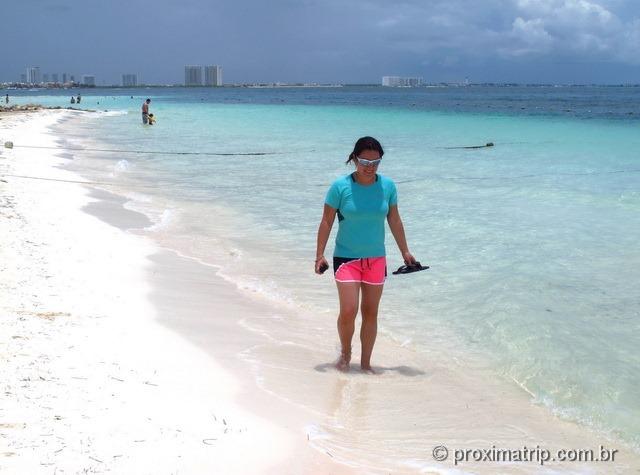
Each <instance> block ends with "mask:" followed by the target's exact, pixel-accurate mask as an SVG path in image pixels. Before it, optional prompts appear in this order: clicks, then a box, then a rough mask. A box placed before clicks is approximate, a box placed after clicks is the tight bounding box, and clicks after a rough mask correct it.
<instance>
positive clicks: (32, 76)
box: [27, 66, 42, 84]
mask: <svg viewBox="0 0 640 475" xmlns="http://www.w3.org/2000/svg"><path fill="white" fill-rule="evenodd" d="M27 82H28V83H29V84H40V83H41V82H42V77H41V76H40V68H39V67H38V66H33V67H31V68H27Z"/></svg>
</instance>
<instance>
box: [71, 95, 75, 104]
mask: <svg viewBox="0 0 640 475" xmlns="http://www.w3.org/2000/svg"><path fill="white" fill-rule="evenodd" d="M75 103H76V98H75V97H73V96H71V104H75Z"/></svg>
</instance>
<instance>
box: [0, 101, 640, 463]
mask: <svg viewBox="0 0 640 475" xmlns="http://www.w3.org/2000/svg"><path fill="white" fill-rule="evenodd" d="M81 114H83V113H81V112H76V111H39V112H37V113H16V114H12V115H9V116H7V115H2V116H0V117H1V118H2V120H0V140H1V141H5V140H12V141H13V142H14V143H15V144H16V145H18V144H26V143H29V144H31V145H37V146H42V147H56V146H60V144H61V139H60V137H57V136H56V133H55V132H53V131H52V128H51V127H52V126H55V125H56V124H58V123H59V122H60V121H61V120H65V121H67V120H78V117H79V116H80V115H81ZM69 163H70V157H69V156H67V155H65V154H64V153H61V152H60V153H59V152H55V151H52V150H49V149H21V148H20V147H18V146H16V148H14V149H11V150H10V149H2V154H0V175H2V176H1V177H0V178H2V180H3V181H2V182H0V190H1V198H0V199H1V201H0V220H1V221H2V226H1V228H0V243H1V247H0V262H2V264H1V266H2V267H1V272H0V296H1V301H0V345H1V346H0V358H1V360H2V364H1V365H0V382H1V384H2V393H3V399H2V404H1V405H0V471H1V472H2V473H102V472H111V473H154V474H158V473H167V474H169V473H187V474H195V473H322V474H325V473H332V474H334V473H335V474H340V473H455V474H459V473H479V474H485V473H486V474H494V473H514V474H520V473H636V472H637V471H638V467H640V462H639V461H640V457H639V456H638V455H637V454H635V453H634V452H632V451H631V450H629V449H627V448H625V447H623V446H621V445H619V444H616V443H614V442H611V441H610V440H609V439H607V438H605V437H604V436H601V435H597V434H595V433H593V432H590V431H588V430H587V429H585V428H584V427H582V426H580V425H578V424H576V423H573V422H569V421H565V420H562V419H560V418H559V417H557V416H555V415H553V414H551V412H550V411H549V410H548V409H546V408H544V407H542V406H540V405H533V404H531V402H530V395H529V394H528V393H526V391H524V390H522V389H521V388H519V387H518V386H517V385H515V384H512V385H510V386H509V385H505V384H504V381H499V380H486V378H484V377H483V374H485V373H484V372H483V371H484V363H483V362H482V361H470V360H460V361H456V363H457V364H456V365H454V366H452V365H451V363H450V361H448V360H447V355H443V354H440V353H439V352H438V351H436V349H433V350H431V352H430V351H427V352H426V353H425V354H420V355H417V354H416V353H415V352H413V351H412V350H411V349H410V348H406V347H405V346H403V345H400V344H398V343H397V342H394V341H393V340H391V339H389V338H384V337H381V338H380V340H379V342H378V343H377V346H376V353H375V361H376V362H378V365H379V366H377V368H378V369H379V370H380V373H381V374H380V375H378V376H374V377H371V376H367V375H363V374H360V373H358V372H357V371H355V370H353V371H352V372H351V373H348V374H341V373H338V372H336V371H335V370H333V368H332V367H331V363H332V358H333V357H334V353H335V344H336V338H337V337H336V335H335V321H334V317H333V316H328V315H322V316H318V315H309V314H305V313H303V312H300V311H299V310H297V309H293V308H287V307H284V306H283V307H278V306H275V305H274V304H273V303H272V302H269V301H267V300H265V299H263V298H261V297H260V296H259V295H252V293H251V292H250V291H248V290H246V289H245V290H243V289H239V288H238V287H237V286H236V285H233V284H232V283H230V282H229V281H227V280H225V279H224V278H223V277H224V276H221V275H219V272H218V271H219V269H218V268H216V266H213V265H205V264H204V263H202V262H200V261H198V260H195V259H191V258H188V257H186V256H181V255H179V254H178V253H177V252H175V251H174V250H172V249H168V248H165V247H162V246H161V245H160V244H158V243H156V242H154V241H152V240H151V239H149V238H148V237H147V236H146V235H145V233H142V232H137V230H142V229H144V228H146V227H148V226H150V225H152V221H151V220H150V218H149V217H147V216H145V215H144V214H142V213H140V212H137V211H134V210H132V209H130V208H128V207H127V206H126V204H127V201H128V200H127V198H125V197H123V196H122V195H121V194H119V193H117V192H116V191H115V190H112V189H109V187H107V186H104V185H103V186H100V185H87V184H83V183H82V182H87V178H86V177H83V176H82V175H80V174H78V173H75V172H72V171H70V170H69V169H68V165H69ZM24 177H30V178H24ZM320 317H322V318H320ZM310 321H312V322H314V323H313V325H314V334H313V335H310V334H309V332H308V331H306V330H305V331H303V330H302V329H303V328H308V327H307V326H304V325H302V324H301V322H305V323H308V322H310ZM267 328H268V330H269V331H267ZM273 335H278V337H274V336H273ZM309 341H311V342H314V341H315V342H316V345H315V346H310V345H309V344H305V345H302V344H301V342H307V343H308V342H309ZM445 363H446V364H445ZM374 366H376V365H375V364H374ZM441 445H444V446H447V447H449V451H450V453H451V457H450V458H449V459H448V460H446V461H445V460H434V457H433V455H432V450H434V448H435V447H438V446H441ZM523 445H526V446H529V447H536V446H540V447H543V448H546V449H549V450H557V449H597V448H598V447H599V446H600V445H604V446H605V447H608V448H609V449H616V450H617V454H616V461H615V463H607V462H598V463H596V462H592V463H584V462H573V463H569V462H560V461H556V462H552V461H549V462H548V463H546V464H544V466H543V465H541V464H538V463H535V462H528V463H522V462H520V463H518V462H509V463H506V462H503V463H500V464H499V465H496V463H490V462H487V461H484V462H483V461H473V460H470V461H466V462H464V463H461V464H460V465H454V463H453V461H452V457H453V452H454V449H468V450H473V449H488V448H491V447H492V446H495V447H503V448H513V449H515V448H517V447H521V446H523ZM402 448H403V450H404V451H405V452H402V450H401V449H402ZM399 453H401V456H399V455H398V454H399ZM407 453H410V454H413V456H411V457H409V456H407ZM394 457H397V460H394Z"/></svg>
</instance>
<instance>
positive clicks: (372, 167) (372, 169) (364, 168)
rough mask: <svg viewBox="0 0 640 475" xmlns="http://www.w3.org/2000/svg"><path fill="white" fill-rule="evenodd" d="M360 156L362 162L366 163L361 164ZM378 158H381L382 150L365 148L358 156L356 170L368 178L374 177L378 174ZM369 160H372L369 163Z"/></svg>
mask: <svg viewBox="0 0 640 475" xmlns="http://www.w3.org/2000/svg"><path fill="white" fill-rule="evenodd" d="M358 158H360V159H361V160H362V162H364V163H365V164H364V165H363V164H361V163H360V160H358ZM376 160H380V152H378V151H377V150H363V151H362V152H360V154H359V155H358V156H357V157H356V171H357V172H358V175H360V176H362V177H366V178H373V177H375V175H376V171H377V170H378V165H379V163H380V162H375V161H376ZM368 162H372V163H371V164H369V163H368Z"/></svg>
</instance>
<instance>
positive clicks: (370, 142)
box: [345, 136, 384, 164]
mask: <svg viewBox="0 0 640 475" xmlns="http://www.w3.org/2000/svg"><path fill="white" fill-rule="evenodd" d="M363 150H375V151H376V152H378V153H379V154H380V158H382V156H383V155H384V150H382V145H380V142H378V141H377V140H376V139H374V138H373V137H368V136H367V137H360V138H359V139H358V140H357V141H356V144H355V145H354V146H353V152H351V153H350V154H349V158H347V161H346V162H345V163H346V164H349V162H355V161H356V157H357V156H358V155H360V153H361V152H362V151H363Z"/></svg>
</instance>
